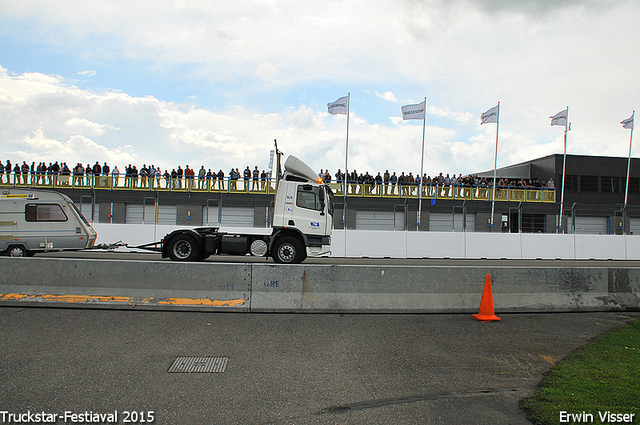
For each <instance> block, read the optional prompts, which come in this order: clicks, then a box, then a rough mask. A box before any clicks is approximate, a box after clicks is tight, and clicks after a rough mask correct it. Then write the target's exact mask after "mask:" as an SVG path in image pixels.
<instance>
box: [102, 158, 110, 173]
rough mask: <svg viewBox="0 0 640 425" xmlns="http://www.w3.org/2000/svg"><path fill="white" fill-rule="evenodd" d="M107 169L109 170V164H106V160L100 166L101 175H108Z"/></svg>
mask: <svg viewBox="0 0 640 425" xmlns="http://www.w3.org/2000/svg"><path fill="white" fill-rule="evenodd" d="M109 171H111V169H110V168H109V166H108V165H107V162H106V161H105V162H104V165H103V166H102V175H103V176H109Z"/></svg>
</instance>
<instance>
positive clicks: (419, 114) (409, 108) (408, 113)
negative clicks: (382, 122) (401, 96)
mask: <svg viewBox="0 0 640 425" xmlns="http://www.w3.org/2000/svg"><path fill="white" fill-rule="evenodd" d="M426 106H427V101H426V100H424V101H422V102H420V103H418V104H416V105H405V106H403V107H402V119H403V120H423V119H424V114H425V109H426Z"/></svg>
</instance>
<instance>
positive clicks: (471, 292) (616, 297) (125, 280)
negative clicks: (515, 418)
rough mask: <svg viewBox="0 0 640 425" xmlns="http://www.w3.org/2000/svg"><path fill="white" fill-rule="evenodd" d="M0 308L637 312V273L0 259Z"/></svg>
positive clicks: (639, 287) (586, 269)
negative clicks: (485, 302)
mask: <svg viewBox="0 0 640 425" xmlns="http://www.w3.org/2000/svg"><path fill="white" fill-rule="evenodd" d="M0 268H1V269H2V270H3V273H1V274H0V304H7V303H19V304H26V305H28V304H31V305H42V304H48V305H63V306H68V305H81V306H95V307H115V308H148V309H151V308H153V309H158V308H161V309H189V310H214V311H216V310H220V311H237V312H240V311H244V312H246V311H253V312H379V313H398V312H404V313H445V312H446V313H462V312H464V313H475V312H477V311H478V308H479V305H480V299H481V295H482V289H483V286H484V281H485V277H486V274H487V273H489V274H490V275H491V281H492V288H493V299H494V305H495V310H496V312H497V313H500V312H553V311H612V310H638V309H640V269H639V268H615V267H609V268H596V267H507V266H492V267H475V266H463V265H461V266H454V267H450V266H446V267H445V266H425V267H421V266H369V265H367V266H362V265H304V264H303V265H277V264H264V263H254V264H225V263H217V262H216V263H212V262H205V263H174V262H170V261H111V260H74V259H53V258H0Z"/></svg>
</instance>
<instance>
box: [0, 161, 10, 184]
mask: <svg viewBox="0 0 640 425" xmlns="http://www.w3.org/2000/svg"><path fill="white" fill-rule="evenodd" d="M3 178H4V164H3V163H2V161H0V184H1V183H2V179H3ZM7 183H8V182H7Z"/></svg>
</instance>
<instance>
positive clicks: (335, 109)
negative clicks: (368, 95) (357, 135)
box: [327, 96, 348, 115]
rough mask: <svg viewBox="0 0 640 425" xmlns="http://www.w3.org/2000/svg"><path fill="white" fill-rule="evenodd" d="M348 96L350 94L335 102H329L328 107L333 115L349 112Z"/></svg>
mask: <svg viewBox="0 0 640 425" xmlns="http://www.w3.org/2000/svg"><path fill="white" fill-rule="evenodd" d="M347 97H348V96H345V97H341V98H340V99H338V100H336V101H335V102H332V103H327V108H328V110H329V113H330V114H331V115H336V114H343V115H346V114H347Z"/></svg>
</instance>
